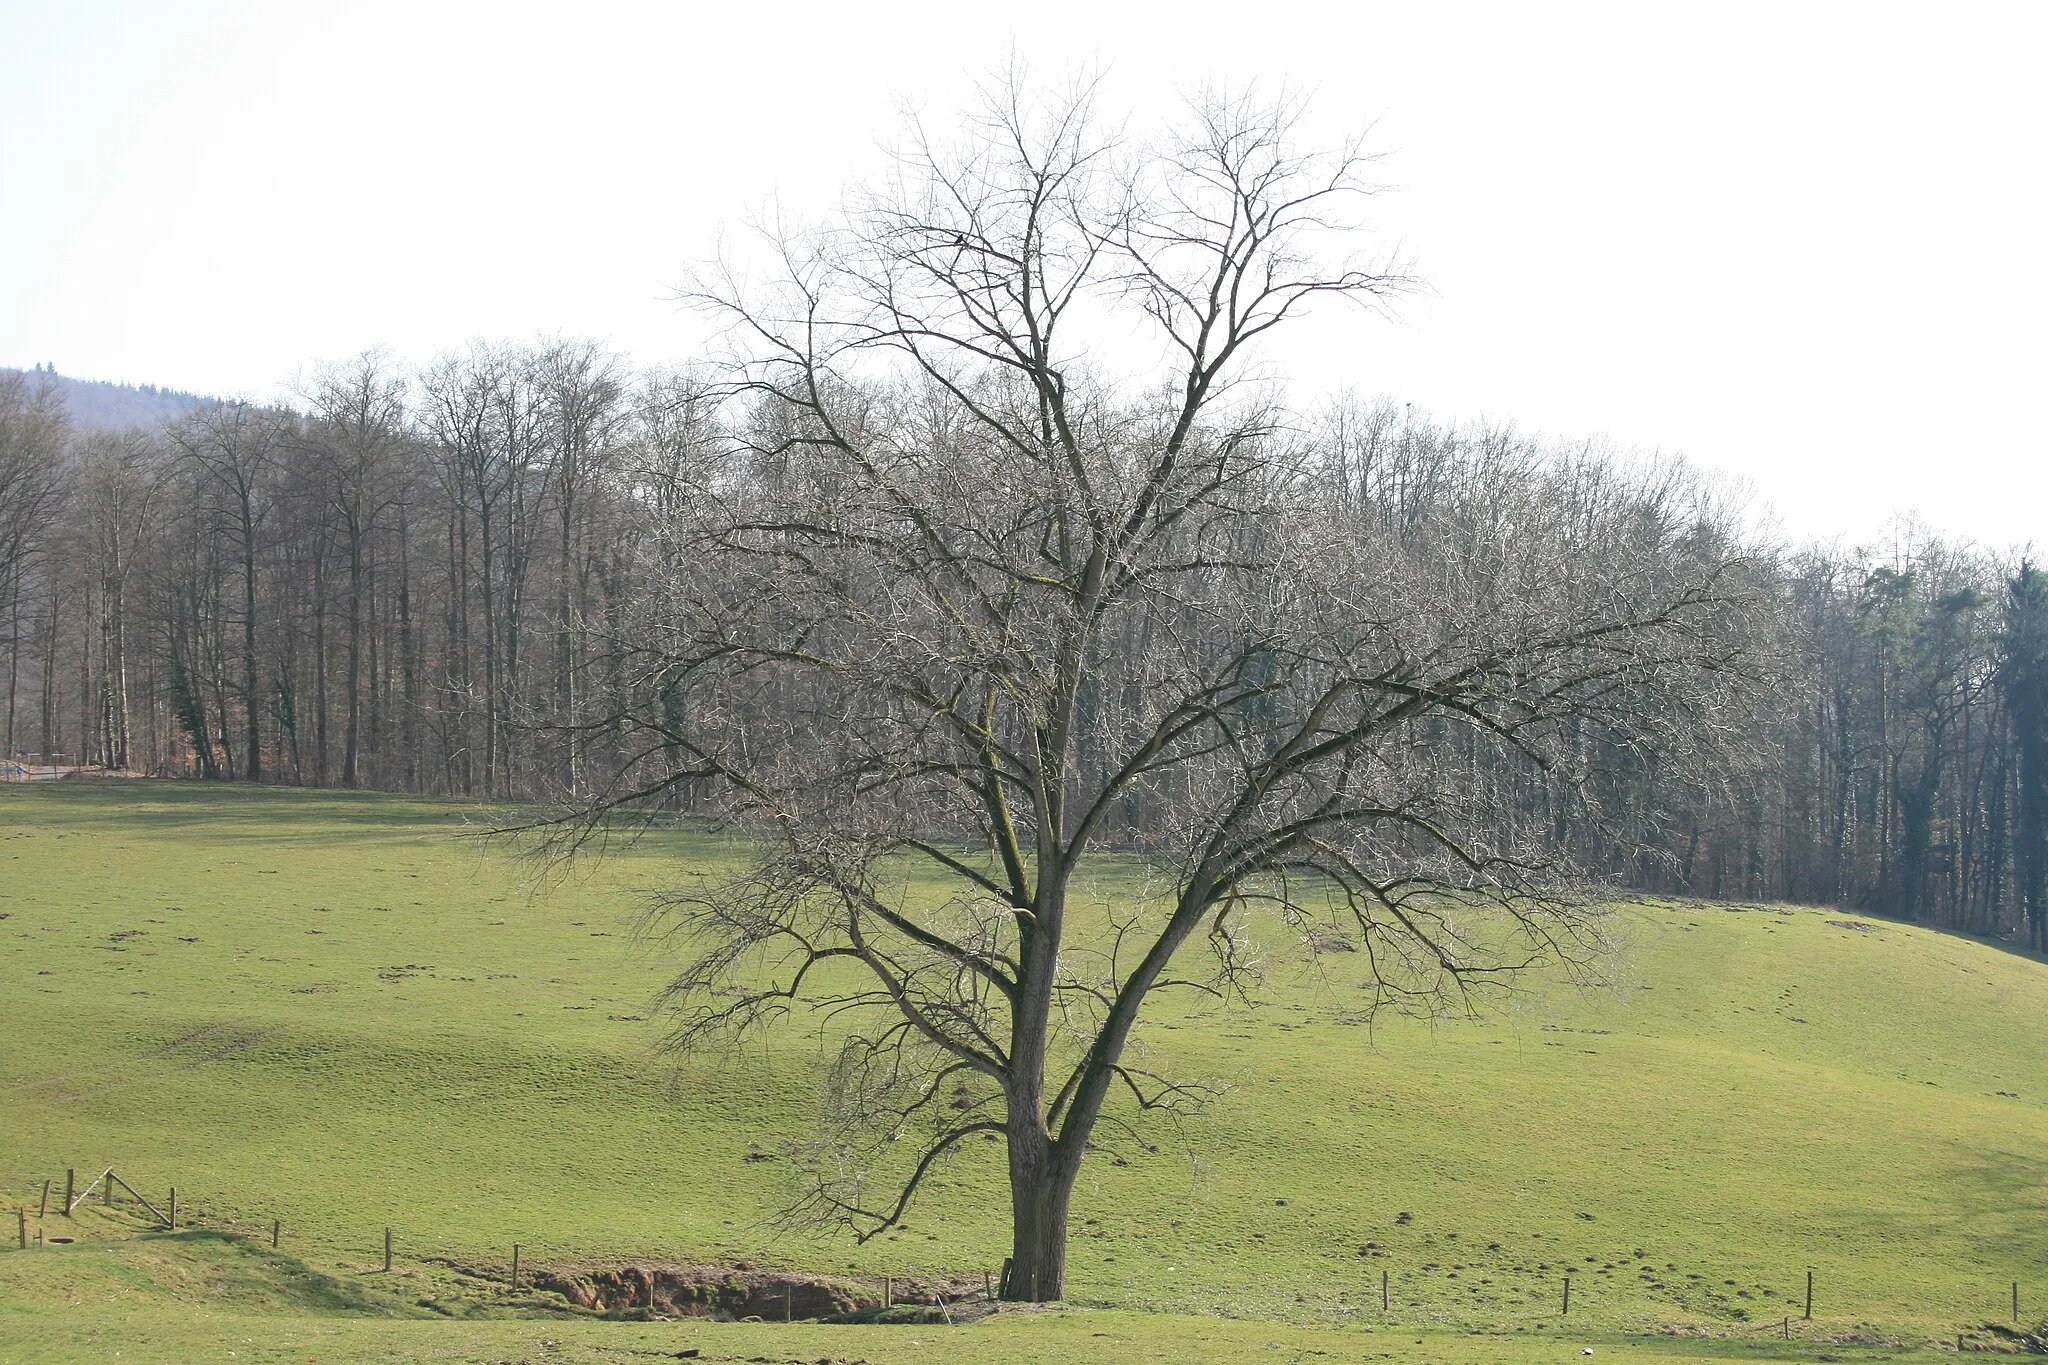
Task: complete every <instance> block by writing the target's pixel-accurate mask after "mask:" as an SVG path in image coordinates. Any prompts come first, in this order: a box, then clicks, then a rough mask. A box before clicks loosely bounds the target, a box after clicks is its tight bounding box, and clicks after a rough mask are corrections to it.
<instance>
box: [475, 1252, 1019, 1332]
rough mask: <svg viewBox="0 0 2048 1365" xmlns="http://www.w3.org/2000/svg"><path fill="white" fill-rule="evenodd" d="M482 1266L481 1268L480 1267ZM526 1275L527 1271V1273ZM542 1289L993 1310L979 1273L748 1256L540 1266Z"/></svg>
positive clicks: (834, 1316)
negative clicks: (783, 1262) (852, 1272)
mask: <svg viewBox="0 0 2048 1365" xmlns="http://www.w3.org/2000/svg"><path fill="white" fill-rule="evenodd" d="M472 1273H476V1272H472ZM522 1278H523V1277H522ZM530 1283H531V1284H532V1286H533V1287H534V1288H535V1289H539V1290H543V1291H552V1292H554V1293H557V1294H560V1295H561V1296H562V1297H563V1298H565V1299H567V1300H568V1301H569V1302H570V1303H572V1304H574V1305H575V1306H576V1307H578V1308H581V1309H584V1310H585V1311H587V1312H592V1313H603V1314H606V1315H608V1316H609V1315H619V1316H631V1317H676V1318H711V1319H715V1320H717V1321H721V1322H744V1321H746V1320H748V1319H750V1318H753V1319H758V1320H760V1321H762V1322H782V1321H784V1320H785V1319H787V1320H790V1321H797V1322H819V1321H825V1322H896V1321H902V1322H927V1321H929V1322H943V1321H967V1320H971V1319H973V1318H977V1317H980V1316H982V1315H983V1314H984V1313H986V1312H987V1311H988V1309H989V1307H990V1306H991V1305H989V1304H987V1303H986V1302H984V1300H983V1293H982V1285H981V1281H980V1279H979V1277H974V1278H972V1279H970V1278H969V1277H967V1276H928V1277H922V1278H916V1279H901V1280H895V1281H892V1282H891V1284H890V1286H889V1302H888V1304H887V1305H886V1306H885V1304H884V1302H883V1289H884V1287H883V1285H882V1284H881V1283H879V1282H877V1283H866V1282H861V1281H855V1280H849V1279H844V1278H841V1277H839V1276H835V1275H818V1274H812V1273H810V1272H808V1271H801V1270H774V1269H768V1268H764V1267H760V1266H754V1265H750V1264H747V1263H744V1262H742V1263H740V1264H738V1265H731V1266H715V1265H644V1264H642V1265H610V1266H593V1265H585V1266H571V1267H556V1268H551V1269H543V1268H540V1267H536V1268H535V1269H534V1270H533V1272H532V1279H531V1281H530Z"/></svg>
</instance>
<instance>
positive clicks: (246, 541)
mask: <svg viewBox="0 0 2048 1365" xmlns="http://www.w3.org/2000/svg"><path fill="white" fill-rule="evenodd" d="M242 704H243V705H244V706H245V707H246V708H247V709H248V714H247V716H246V717H245V718H244V719H245V720H246V721H247V723H248V731H249V737H248V742H247V744H246V746H245V747H246V748H247V749H248V751H249V760H248V763H247V765H246V766H245V767H244V769H243V776H245V777H247V778H248V780H249V781H251V782H261V781H262V780H263V704H262V701H261V699H260V693H259V692H258V689H257V683H256V528H255V524H254V519H253V517H252V516H251V514H250V511H249V505H248V501H247V499H246V498H245V499H244V500H243V503H242Z"/></svg>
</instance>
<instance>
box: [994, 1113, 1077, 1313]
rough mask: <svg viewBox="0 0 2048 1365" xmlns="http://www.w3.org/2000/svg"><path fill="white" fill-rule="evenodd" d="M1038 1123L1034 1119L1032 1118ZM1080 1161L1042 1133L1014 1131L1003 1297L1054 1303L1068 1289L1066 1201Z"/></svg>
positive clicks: (1064, 1294)
mask: <svg viewBox="0 0 2048 1365" xmlns="http://www.w3.org/2000/svg"><path fill="white" fill-rule="evenodd" d="M1033 1126H1034V1128H1035V1126H1036V1123H1035V1119H1034V1120H1033ZM1079 1173H1080V1163H1079V1162H1078V1161H1072V1160H1067V1159H1064V1158H1063V1157H1062V1156H1061V1154H1060V1150H1059V1149H1058V1148H1057V1147H1055V1146H1054V1145H1053V1144H1052V1143H1051V1142H1049V1141H1047V1140H1046V1139H1045V1137H1044V1135H1043V1134H1042V1133H1038V1132H1030V1133H1026V1134H1023V1135H1021V1137H1020V1135H1019V1134H1017V1133H1015V1132H1013V1133H1012V1134H1011V1137H1010V1222H1011V1233H1010V1273H1009V1278H1008V1279H1007V1280H1006V1281H1005V1282H1004V1284H1003V1297H1004V1298H1005V1299H1008V1300H1010V1301H1011V1302H1013V1303H1051V1302H1053V1301H1055V1300H1058V1299H1061V1298H1064V1297H1065V1296H1066V1292H1067V1207H1068V1205H1069V1203H1070V1202H1071V1201H1072V1199H1073V1195H1074V1177H1075V1176H1076V1175H1078V1174H1079Z"/></svg>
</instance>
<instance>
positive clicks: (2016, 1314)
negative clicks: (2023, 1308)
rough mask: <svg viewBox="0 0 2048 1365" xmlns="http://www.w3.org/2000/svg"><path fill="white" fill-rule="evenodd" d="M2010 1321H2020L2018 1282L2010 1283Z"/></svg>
mask: <svg viewBox="0 0 2048 1365" xmlns="http://www.w3.org/2000/svg"><path fill="white" fill-rule="evenodd" d="M2012 1320H2013V1321H2014V1322H2018V1321H2019V1320H2020V1282H2019V1281H2018V1280H2014V1281H2013V1282H2012Z"/></svg>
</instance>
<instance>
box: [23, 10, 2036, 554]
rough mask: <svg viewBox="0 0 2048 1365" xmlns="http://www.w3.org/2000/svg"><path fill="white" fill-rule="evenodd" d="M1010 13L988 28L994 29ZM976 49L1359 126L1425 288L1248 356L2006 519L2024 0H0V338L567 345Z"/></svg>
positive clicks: (93, 348) (1790, 480) (671, 343)
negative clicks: (1262, 87) (1236, 90)
mask: <svg viewBox="0 0 2048 1365" xmlns="http://www.w3.org/2000/svg"><path fill="white" fill-rule="evenodd" d="M1020 24H1026V25H1028V27H1019V26H1018V25H1020ZM1012 47H1014V48H1015V50H1016V51H1017V52H1018V53H1019V54H1020V55H1021V56H1022V57H1023V58H1025V59H1026V60H1027V61H1028V62H1029V63H1030V64H1031V66H1032V67H1033V68H1034V69H1035V70H1037V71H1039V72H1042V73H1045V74H1048V75H1053V76H1059V75H1062V74H1065V73H1068V72H1070V71H1073V70H1075V69H1077V68H1080V67H1088V66H1099V67H1102V68H1104V69H1106V71H1107V72H1108V84H1107V98H1108V101H1109V102H1110V103H1111V104H1115V105H1121V106H1123V107H1125V108H1128V109H1131V110H1133V111H1134V112H1135V114H1136V118H1135V119H1134V124H1136V125H1142V124H1143V122H1144V121H1145V118H1146V116H1147V115H1148V114H1149V113H1156V112H1159V111H1162V110H1164V109H1165V108H1166V107H1167V106H1168V105H1169V103H1170V102H1171V101H1172V99H1173V97H1174V92H1175V91H1176V89H1184V88H1186V87H1188V86H1190V85H1192V84H1194V83H1197V82H1200V81H1204V80H1208V81H1220V82H1233V83H1241V82H1244V81H1246V80H1252V79H1256V80H1259V81H1261V82H1264V83H1266V84H1267V85H1269V86H1270V85H1272V84H1274V83H1276V82H1279V81H1282V80H1285V81H1287V82H1291V83H1293V84H1294V85H1297V86H1300V87H1304V88H1306V89H1308V90H1310V91H1312V92H1313V93H1314V95H1315V100H1316V110H1317V114H1316V117H1317V119H1318V120H1319V122H1320V124H1321V126H1323V127H1326V128H1328V129H1331V130H1339V129H1343V128H1346V127H1351V128H1356V127H1362V126H1366V125H1368V124H1369V125H1371V126H1372V128H1373V132H1372V135H1371V139H1370V145H1371V146H1372V147H1374V148H1375V149H1377V150H1378V151H1380V152H1383V153H1384V154H1385V159H1384V161H1383V162H1382V163H1381V173H1382V176H1383V178H1384V179H1385V181H1386V182H1387V183H1388V184H1389V185H1390V186H1391V187H1392V189H1393V192H1392V193H1390V194H1389V195H1387V196H1385V197H1383V198H1381V199H1380V200H1379V201H1377V203H1376V205H1375V210H1374V211H1375V214H1376V217H1377V220H1378V225H1379V227H1380V228H1381V229H1382V230H1383V231H1384V233H1385V234H1386V240H1387V242H1388V243H1389V244H1390V245H1392V244H1399V245H1400V246H1401V247H1402V248H1403V249H1404V250H1405V252H1406V253H1407V254H1408V255H1409V256H1410V257H1411V258H1412V260H1413V262H1414V263H1415V265H1416V267H1417V269H1418V271H1419V273H1421V274H1422V275H1423V276H1424V277H1425V278H1426V280H1427V281H1428V284H1429V290H1428V292H1426V293H1423V294H1420V295H1418V296H1416V297H1414V298H1411V299H1409V300H1408V301H1407V302H1405V303H1404V304H1403V305H1402V306H1401V309H1400V315H1399V317H1398V318H1397V319H1395V320H1392V321H1380V320H1374V319H1370V318H1362V317H1359V316H1357V315H1355V314H1348V315H1343V316H1338V315H1335V314H1331V315H1327V316H1323V317H1319V318H1318V319H1316V320H1315V322H1314V323H1313V325H1312V328H1311V329H1310V330H1309V331H1307V332H1306V333H1304V334H1303V335H1302V336H1300V337H1299V338H1298V339H1297V341H1296V343H1295V344H1294V345H1293V346H1292V347H1290V349H1289V350H1288V351H1287V352H1286V353H1285V355H1284V357H1283V362H1284V364H1285V365H1286V367H1287V368H1288V370H1289V371H1290V372H1291V373H1292V374H1293V375H1295V376H1296V377H1297V379H1298V381H1299V383H1300V385H1301V386H1302V387H1303V388H1305V389H1318V388H1329V387H1333V386H1336V385H1349V386H1351V387H1353V388H1356V389H1358V390H1361V391H1364V392H1367V393H1387V394H1390V395H1393V396H1395V397H1397V398H1400V399H1405V400H1410V401H1413V402H1415V403H1416V404H1417V406H1418V407H1422V408H1427V409H1429V410H1431V411H1433V412H1436V413H1438V414H1440V415H1447V416H1486V417H1491V418H1496V419H1512V420H1514V421H1515V422H1517V423H1518V424H1519V425H1521V426H1523V427H1525V428H1528V429H1531V430H1535V431H1541V432H1546V433H1552V434H1557V435H1566V436H1577V435H1587V434H1596V433H1597V434H1604V435H1606V436H1608V437H1610V438H1612V439H1613V440H1614V441H1616V442H1618V443H1621V444H1625V445H1631V446H1641V447H1646V448H1661V449H1665V450H1678V451H1683V452H1685V453H1686V454H1688V455H1689V456H1691V457H1692V458H1693V459H1694V460H1696V461H1697V462H1699V463H1700V464H1702V465H1706V466H1708V467H1711V468H1715V469H1720V470H1725V471H1728V472H1730V473H1732V474H1736V475H1739V476H1741V477H1743V478H1746V479H1747V480H1748V481H1749V482H1750V483H1751V484H1752V485H1753V486H1754V488H1755V490H1756V493H1757V496H1758V498H1759V500H1760V501H1761V502H1763V503H1765V504H1768V505H1769V506H1770V507H1772V508H1775V509H1776V512H1777V514H1778V516H1779V517H1780V519H1781V520H1782V522H1783V523H1784V524H1785V526H1786V527H1787V528H1788V529H1790V530H1792V531H1794V532H1797V533H1801V534H1814V535H1844V536H1847V537H1850V538H1852V539H1867V538H1872V537H1875V536H1876V535H1877V534H1878V533H1879V532H1880V530H1881V529H1882V527H1883V526H1884V524H1885V523H1886V521H1887V520H1888V518H1890V517H1891V516H1892V515H1893V514H1895V513H1900V512H1907V511H1914V510H1917V512H1918V513H1919V514H1920V515H1921V516H1922V517H1923V518H1924V519H1925V520H1926V521H1927V522H1929V523H1931V524H1932V525H1933V526H1935V527H1937V528H1939V529H1942V530H1946V531H1950V532H1955V533H1959V534H1963V535H1967V536H1972V537H1975V538H1977V539H1979V540H1982V541H1986V542H1988V543H1991V544H1993V545H1999V546H2004V545H2008V544H2013V543H2016V542H2020V541H2027V540H2032V541H2036V542H2040V543H2048V431H2044V427H2043V425H2042V422H2041V419H2040V417H2039V416H2038V409H2039V408H2040V406H2041V404H2040V398H2041V395H2042V391H2043V382H2042V379H2043V374H2044V370H2048V365H2044V362H2048V343H2044V340H2043V330H2042V329H2043V320H2044V318H2048V264H2044V251H2048V231H2044V229H2048V222H2044V217H2048V214H2044V210H2048V185H2044V172H2048V156H2044V149H2043V146H2042V143H2043V135H2044V133H2048V78H2044V77H2043V75H2042V72H2041V69H2040V64H2041V60H2042V55H2043V53H2044V52H2048V5H2044V4H2041V3H2025V4H2011V5H1957V4H1941V5H1936V4H1926V5H1921V6H1916V7H1896V8H1895V7H1888V6H1884V5H1879V4H1842V5H1796V4H1770V5H1757V6H1743V5H1731V4H1726V3H1711V4H1710V3H1705V0H1700V2H1699V3H1694V4H1690V5H1676V4H1640V3H1633V4H1622V5H1613V6H1596V5H1572V4H1526V3H1525V4H1502V5H1480V4H1417V3H1404V4H1399V5H1382V4H1371V3H1332V4H1328V5H1312V4H1292V3H1274V2H1272V0H1268V2H1267V3H1243V4H1237V5H1213V4H1207V3H1174V4H1159V5H1150V4H1147V5H1133V4H1117V3H1113V0H1096V2H1095V3H1087V4H1068V3H1064V2H1063V0H1047V2H1045V3H1037V4H1033V5H1030V6H1023V7H1012V6H980V5H975V6H969V5H962V4H958V3H948V4H904V3H863V4H843V3H842V4H835V5H807V4H778V5H772V6H760V7H758V8H756V7H750V6H744V5H733V4H723V5H717V6H712V5H700V4H623V3H618V4H614V3H592V2H591V0H586V2H585V3H582V4H578V5H573V6H572V5H565V4H553V5H546V6H542V5H521V4H513V3H488V4H487V3H475V4H454V3H449V4H436V3H432V2H431V0H410V2H409V3H402V4H396V3H383V2H382V0H352V2H351V3H347V4H342V3H326V4H317V5H316V4H305V3H271V4H258V3H250V2H249V0H150V2H149V3H140V2H138V3H125V4H124V3H112V2H111V0H105V2H101V3H93V2H92V0H71V2H69V3H57V2H56V0H36V3H24V2H23V0H0V128H4V130H5V131H4V134H0V364H16V365H29V364H34V363H37V362H51V363H54V364H55V365H56V366H57V368H58V369H60V370H62V371H64V372H65V373H68V374H74V375H79V376H82V377H87V378H104V379H120V380H128V381H134V382H152V383H159V384H167V385H172V386H176V387H181V388H189V389H195V390H201V391H206V392H215V393H220V392H241V393H248V394H252V395H257V396H266V395H269V394H272V393H274V392H276V391H277V389H278V385H279V383H280V381H282V380H284V379H285V378H287V377H288V376H289V375H291V374H292V373H293V372H294V371H295V370H297V369H299V368H300V367H302V366H304V365H306V364H308V363H310V362H316V361H319V360H322V359H329V358H334V357H338V356H342V355H345V354H347V353H350V352H352V351H356V350H359V349H361V348H363V347H365V346H368V345H372V344H384V345H388V346H390V347H391V348H392V349H393V350H394V351H396V352H397V353H399V354H400V355H402V356H407V357H419V358H423V357H425V356H428V355H430V354H431V353H432V352H434V351H435V350H436V349H438V348H441V347H443V346H448V345H452V344H455V343H459V342H461V341H463V340H464V339H466V338H469V337H472V336H478V335H486V336H532V335H535V334H537V333H542V332H547V333H566V334H572V335H591V336H599V337H604V338H608V339H610V340H611V341H612V342H613V343H614V344H615V345H616V346H618V347H619V348H620V349H621V350H623V351H625V352H627V353H629V354H631V355H632V356H634V357H636V358H639V359H643V360H649V361H655V360H664V359H672V358H676V357H679V356H682V355H684V354H686V353H687V352H688V351H689V350H690V349H691V345H692V338H693V335H694V334H693V328H692V324H691V322H690V320H689V319H688V318H686V317H684V316H682V315H681V314H679V313H678V311H677V309H676V307H675V305H674V304H673V303H671V302H669V301H668V298H669V295H670V293H671V291H672V289H673V286H674V285H675V284H676V283H677V282H678V281H679V280H681V279H682V278H683V276H684V273H685V270H686V268H687V266H688V264H689V263H690V262H691V261H694V260H698V259H701V258H703V257H705V256H707V255H709V254H710V253H711V252H712V251H713V250H714V249H715V248H716V246H717V243H718V241H719V238H720V234H721V232H726V233H730V232H733V231H735V230H736V229H737V228H738V226H739V225H740V224H742V223H744V222H745V221H746V220H747V219H748V217H749V216H750V215H752V214H755V213H756V212H758V211H759V210H760V209H761V208H762V206H763V205H764V204H765V203H767V202H768V201H769V200H770V199H771V198H773V199H775V200H777V201H779V202H780V203H782V204H783V205H785V206H793V207H794V208H796V209H798V210H803V209H812V210H817V209H823V208H826V207H829V205H830V204H831V203H832V202H833V201H834V200H835V199H836V198H837V195H838V192H839V189H840V187H841V186H842V185H843V184H844V183H845V182H846V181H847V180H848V179H849V178H854V177H858V176H860V175H862V174H863V173H865V172H866V171H867V170H868V169H870V168H872V167H873V166H875V165H876V164H877V162H878V161H879V159H880V157H879V153H878V151H877V148H878V147H879V146H880V145H881V144H883V143H884V142H886V141H887V140H889V138H890V137H891V136H892V133H893V131H894V130H895V129H896V128H897V127H898V126H899V110H900V109H901V107H902V106H903V105H904V104H905V103H906V102H909V103H913V104H916V105H919V106H921V107H922V108H923V109H925V110H926V111H927V112H928V113H929V114H932V115H935V116H941V117H942V116H943V114H944V112H945V111H946V110H948V109H954V108H958V107H960V105H961V104H962V102H963V100H964V99H965V91H966V90H967V88H968V86H969V83H970V81H971V80H972V79H973V78H974V77H976V76H978V75H981V74H983V73H985V72H986V71H987V70H988V69H989V68H990V67H992V66H993V65H996V64H998V63H1000V62H1001V61H1002V59H1003V58H1004V56H1005V54H1006V53H1007V52H1009V51H1010V50H1011V49H1012Z"/></svg>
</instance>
